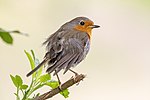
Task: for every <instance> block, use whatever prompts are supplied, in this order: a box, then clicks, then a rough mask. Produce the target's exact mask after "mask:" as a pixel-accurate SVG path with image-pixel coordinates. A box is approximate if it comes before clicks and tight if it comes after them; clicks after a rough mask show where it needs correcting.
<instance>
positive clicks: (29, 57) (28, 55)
mask: <svg viewBox="0 0 150 100" xmlns="http://www.w3.org/2000/svg"><path fill="white" fill-rule="evenodd" d="M24 52H25V54H26V56H27V57H28V60H29V62H30V66H31V69H32V70H33V69H34V68H35V63H34V60H33V59H32V57H31V55H30V54H29V53H28V52H27V51H26V50H24ZM35 75H36V73H33V74H32V78H35Z"/></svg>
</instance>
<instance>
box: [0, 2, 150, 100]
mask: <svg viewBox="0 0 150 100" xmlns="http://www.w3.org/2000/svg"><path fill="white" fill-rule="evenodd" d="M77 16H87V17H89V18H90V19H91V20H93V21H94V22H95V24H98V25H100V26H101V28H99V29H95V30H93V37H92V43H91V50H90V52H89V54H88V56H87V58H86V59H85V60H84V61H83V62H82V63H81V64H79V65H78V66H77V67H76V68H74V70H76V71H77V72H79V73H84V74H86V75H87V78H86V79H85V80H84V81H83V82H81V83H80V84H79V85H78V86H73V87H71V88H70V89H69V90H70V95H69V96H70V97H69V98H68V99H69V100H91V99H95V100H150V0H0V27H2V28H4V29H8V30H14V29H18V30H21V31H22V32H25V33H28V34H29V35H30V36H29V37H24V36H21V35H16V34H14V35H13V37H14V43H13V45H12V46H11V45H7V44H5V43H3V42H2V40H0V68H1V70H0V75H1V76H0V79H1V81H0V95H1V100H10V99H11V100H15V95H14V94H13V93H14V92H15V91H16V90H15V88H14V86H13V84H12V82H11V80H10V77H9V75H10V74H12V75H16V74H19V75H21V76H22V77H23V78H24V79H25V83H27V82H30V78H26V76H25V75H26V74H27V72H29V70H30V67H29V63H28V60H27V58H26V56H25V54H24V49H26V50H30V49H33V50H34V51H35V52H36V55H37V56H38V58H40V60H42V58H43V56H44V53H45V47H44V46H42V42H44V41H45V39H46V38H47V37H48V36H49V35H50V34H52V33H54V32H55V31H56V30H57V29H58V28H59V27H60V26H61V25H62V24H63V23H65V22H67V21H69V20H71V19H73V18H75V17H77ZM60 75H62V73H60ZM72 75H73V74H72V73H67V74H65V75H62V76H61V80H62V81H65V80H66V79H68V78H70V77H71V76H72ZM48 90H49V88H44V89H43V90H39V92H41V93H43V92H46V91H48ZM53 99H55V100H61V99H64V98H63V97H62V96H61V95H57V96H55V97H53Z"/></svg>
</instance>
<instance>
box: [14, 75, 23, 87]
mask: <svg viewBox="0 0 150 100" xmlns="http://www.w3.org/2000/svg"><path fill="white" fill-rule="evenodd" d="M15 78H16V82H17V84H18V86H22V83H23V82H22V79H21V77H20V76H19V75H16V76H15Z"/></svg>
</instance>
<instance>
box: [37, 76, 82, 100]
mask: <svg viewBox="0 0 150 100" xmlns="http://www.w3.org/2000/svg"><path fill="white" fill-rule="evenodd" d="M84 78H85V75H83V74H80V75H77V76H75V77H72V78H71V79H69V80H68V81H66V82H65V83H63V84H62V85H61V90H60V88H59V87H57V88H55V89H52V90H51V91H48V92H46V93H44V94H42V95H40V96H38V97H36V98H35V99H34V100H46V99H48V98H51V97H53V96H54V95H56V94H58V93H59V92H61V91H62V90H65V89H67V88H69V87H71V86H72V85H74V84H76V83H79V82H80V81H81V80H83V79H84Z"/></svg>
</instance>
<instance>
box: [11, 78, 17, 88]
mask: <svg viewBox="0 0 150 100" xmlns="http://www.w3.org/2000/svg"><path fill="white" fill-rule="evenodd" d="M10 77H11V80H12V82H13V83H14V85H15V86H16V87H18V83H17V81H16V78H15V77H14V76H12V75H10Z"/></svg>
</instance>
